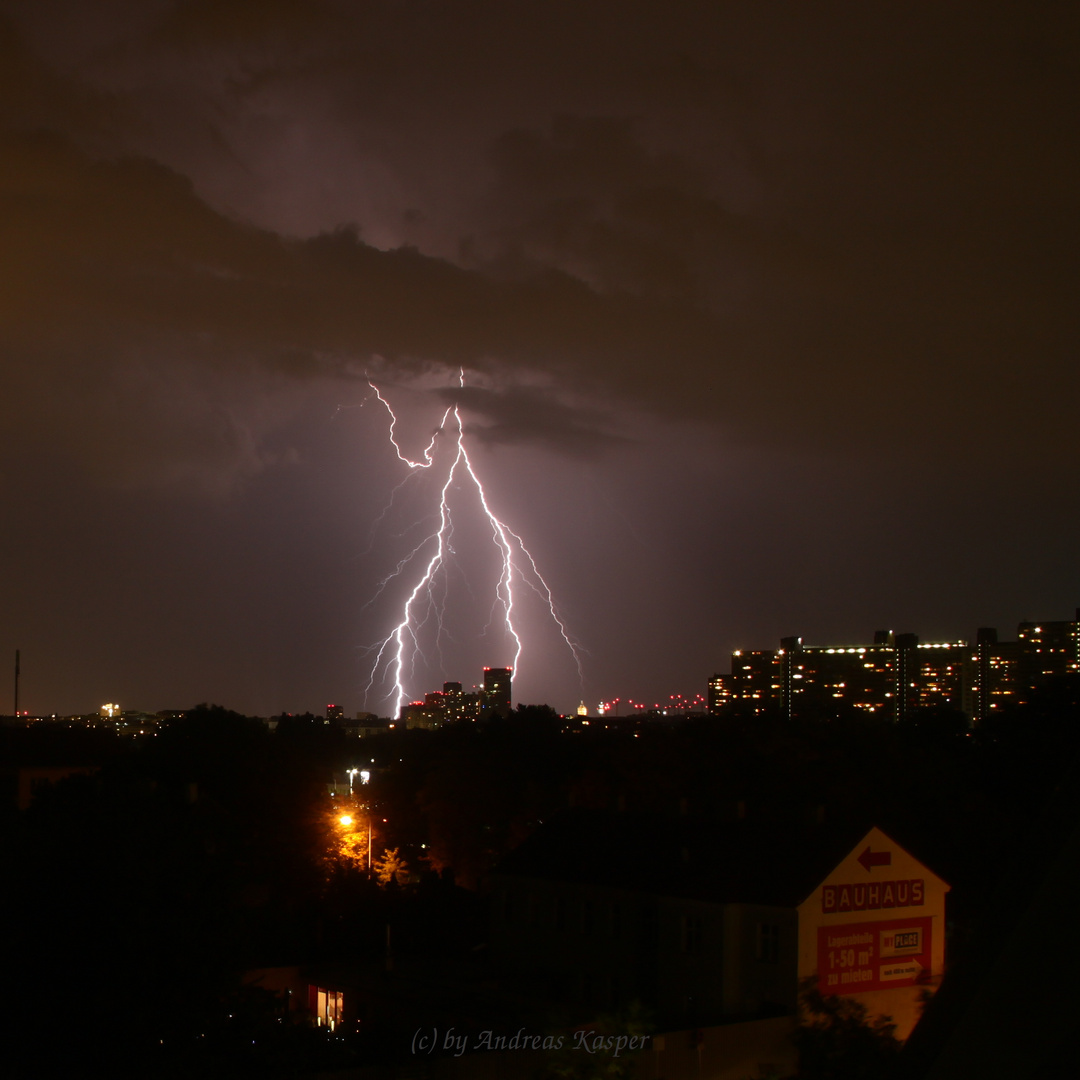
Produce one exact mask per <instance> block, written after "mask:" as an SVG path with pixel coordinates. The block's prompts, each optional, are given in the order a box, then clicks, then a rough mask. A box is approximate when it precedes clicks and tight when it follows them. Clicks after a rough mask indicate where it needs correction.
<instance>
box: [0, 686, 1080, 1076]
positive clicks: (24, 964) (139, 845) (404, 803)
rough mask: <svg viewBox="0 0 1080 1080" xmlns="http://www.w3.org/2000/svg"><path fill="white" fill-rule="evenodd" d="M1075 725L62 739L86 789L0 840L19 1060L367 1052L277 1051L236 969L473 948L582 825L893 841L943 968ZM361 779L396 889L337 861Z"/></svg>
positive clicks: (761, 721) (1032, 714)
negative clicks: (85, 771) (362, 772)
mask: <svg viewBox="0 0 1080 1080" xmlns="http://www.w3.org/2000/svg"><path fill="white" fill-rule="evenodd" d="M1078 717H1080V702H1078V695H1077V688H1076V684H1075V681H1074V680H1065V681H1063V682H1061V683H1059V684H1055V685H1053V686H1051V687H1049V688H1048V689H1047V690H1046V692H1045V693H1044V694H1043V695H1042V696H1041V697H1040V698H1039V699H1038V700H1037V701H1035V702H1033V703H1032V704H1030V705H1026V706H1022V707H1017V708H1015V709H1013V710H1011V711H1009V712H1004V713H1002V714H1001V715H1000V716H995V717H993V718H992V719H990V720H988V721H986V722H984V723H983V724H982V725H981V726H980V727H979V728H978V729H977V730H976V731H974V732H972V731H969V730H968V727H967V724H966V722H965V721H964V718H963V717H961V716H959V715H957V714H952V713H949V712H943V711H928V712H925V713H921V714H916V715H914V716H913V717H912V718H911V719H910V720H909V721H907V722H905V723H903V724H899V725H897V724H892V723H887V722H883V721H880V720H877V719H874V718H873V717H865V716H831V717H821V718H816V719H803V720H799V721H791V720H788V719H785V718H783V717H780V716H768V715H765V716H760V715H739V714H737V713H732V714H731V715H727V716H721V717H690V718H686V719H685V720H683V721H679V722H674V721H662V722H661V721H658V722H654V723H647V722H641V721H639V720H633V721H630V720H628V721H626V722H625V724H623V725H620V726H618V727H616V728H613V729H607V730H605V729H603V728H600V727H598V726H590V727H580V726H578V727H577V728H576V729H575V730H573V731H567V730H564V728H563V724H562V722H561V721H560V719H559V718H558V717H556V716H555V714H554V713H553V712H552V711H551V710H550V709H547V708H546V707H526V708H520V707H519V709H518V710H517V711H516V712H515V713H514V714H512V715H511V716H510V717H509V718H507V719H498V718H496V719H494V720H492V721H489V722H487V723H483V724H468V725H458V726H449V727H446V728H443V729H441V730H438V731H433V732H422V731H416V732H400V733H395V734H391V735H385V736H379V737H377V738H370V739H366V740H363V741H362V742H358V741H357V740H347V739H346V737H345V735H344V734H343V733H342V732H341V731H340V730H339V729H338V728H337V727H336V726H335V725H333V724H327V723H325V722H323V721H322V720H321V719H316V718H314V717H282V718H281V719H280V720H279V723H278V726H277V729H276V731H274V732H271V731H270V730H268V728H267V727H266V725H265V724H263V723H262V722H261V721H258V720H254V719H251V718H247V717H243V716H240V715H237V714H235V713H231V712H228V711H227V710H225V709H222V708H218V707H208V706H201V707H199V708H197V709H193V710H191V711H190V712H189V713H188V714H187V715H186V716H185V717H183V718H182V719H179V720H175V721H172V722H170V723H168V724H166V725H165V726H164V727H163V728H162V729H161V731H160V732H159V734H158V735H157V736H156V737H152V738H145V739H142V740H139V741H135V742H129V743H126V744H125V745H124V746H123V747H122V748H118V747H117V744H116V741H115V737H114V742H113V743H111V744H108V745H106V744H105V743H101V744H100V745H98V744H95V745H94V746H86V745H81V744H80V745H79V746H77V747H76V746H75V743H76V742H78V740H83V742H85V741H86V740H85V734H80V733H77V732H72V733H70V737H71V739H72V740H73V742H72V747H73V749H72V753H73V754H74V753H75V750H76V749H77V750H78V751H79V755H81V759H87V758H88V756H89V758H93V759H94V760H95V761H96V763H97V764H98V766H99V767H98V769H97V771H96V772H95V773H93V774H92V775H80V776H72V777H69V778H68V779H66V780H63V781H61V782H59V783H56V784H54V785H53V786H52V787H50V788H47V789H45V790H44V791H42V792H41V793H40V794H39V795H38V797H37V798H36V799H35V801H34V803H33V805H32V806H31V807H30V808H29V809H28V810H25V811H23V812H21V813H17V812H15V811H14V809H13V808H5V816H4V817H3V819H2V836H0V840H2V851H0V858H2V878H3V880H4V882H5V887H4V889H3V890H2V892H0V917H2V920H3V926H4V928H5V932H4V938H3V946H2V947H3V956H2V958H0V959H2V964H3V970H4V971H5V972H7V973H8V975H7V978H5V979H4V980H3V995H4V1000H3V1001H2V1002H0V1012H2V1015H3V1016H4V1017H5V1020H6V1021H7V1025H8V1027H9V1030H10V1031H11V1032H12V1035H11V1038H10V1040H9V1042H8V1044H7V1047H6V1052H7V1054H8V1058H9V1060H10V1061H11V1062H12V1063H13V1068H15V1066H16V1065H18V1063H19V1062H21V1063H22V1064H21V1068H22V1069H23V1070H24V1071H27V1072H30V1071H34V1069H35V1068H37V1067H39V1066H40V1064H41V1062H42V1061H44V1060H46V1059H47V1060H50V1061H52V1062H54V1063H60V1064H62V1065H67V1066H71V1067H73V1068H74V1067H75V1066H76V1065H78V1069H77V1070H76V1071H81V1072H82V1073H84V1074H85V1073H88V1072H92V1071H94V1070H95V1067H101V1068H104V1067H106V1066H111V1067H115V1066H116V1063H117V1062H121V1061H124V1060H127V1059H130V1060H132V1061H135V1062H137V1063H139V1067H142V1068H144V1069H148V1068H150V1065H147V1063H148V1062H149V1063H151V1065H152V1067H153V1068H154V1069H157V1070H158V1071H159V1072H161V1074H163V1075H164V1074H167V1073H168V1069H169V1068H175V1069H176V1070H178V1071H177V1073H176V1074H177V1075H186V1073H185V1072H184V1071H183V1070H185V1069H191V1070H193V1071H194V1073H197V1074H199V1075H213V1074H214V1069H220V1070H222V1072H221V1074H222V1075H239V1074H242V1073H243V1072H244V1071H245V1070H246V1069H248V1068H251V1069H253V1070H255V1071H261V1072H262V1073H263V1074H267V1071H268V1069H270V1066H269V1065H268V1061H269V1060H271V1059H272V1060H273V1061H276V1062H278V1063H282V1062H286V1063H287V1062H290V1061H292V1062H294V1064H295V1061H304V1062H309V1061H313V1060H318V1061H321V1060H322V1059H321V1058H320V1057H319V1055H320V1054H324V1053H331V1052H332V1053H345V1052H346V1051H349V1052H350V1053H353V1054H354V1055H355V1054H363V1053H365V1052H367V1051H368V1050H370V1049H371V1047H372V1045H373V1044H372V1043H371V1042H370V1040H371V1038H372V1036H371V1034H370V1033H366V1034H365V1038H367V1039H368V1040H369V1041H368V1042H367V1043H357V1044H355V1045H353V1046H352V1047H351V1048H350V1047H344V1048H342V1047H337V1048H331V1047H329V1046H328V1045H323V1044H320V1045H316V1044H315V1043H310V1044H309V1043H308V1042H306V1041H305V1040H308V1039H309V1038H311V1037H312V1036H313V1034H314V1033H311V1032H305V1031H300V1030H291V1029H290V1030H286V1029H283V1028H282V1025H281V1024H280V1023H279V1021H278V1016H277V1013H276V1012H275V1009H274V1007H273V1003H271V1002H268V1001H266V1000H260V999H259V997H258V995H252V994H251V993H245V992H242V991H241V975H242V973H243V972H244V971H245V970H248V969H250V968H255V967H267V966H274V965H281V964H297V963H311V962H317V961H320V960H327V959H334V960H336V961H339V962H346V963H355V964H359V965H363V964H369V965H375V966H377V965H378V964H379V963H380V962H381V961H382V959H383V954H384V952H385V940H386V927H387V925H391V926H392V928H393V940H394V950H395V953H396V954H398V955H399V956H404V957H408V956H414V957H420V956H423V957H430V958H439V957H441V958H448V959H452V958H454V957H459V958H460V957H465V956H475V955H477V949H478V948H479V949H480V951H481V953H482V945H483V941H484V937H485V909H484V882H485V875H486V874H487V873H488V871H489V870H491V869H492V868H493V867H494V866H495V865H496V864H497V863H498V860H499V859H500V858H501V857H502V856H503V855H505V854H506V853H507V852H509V851H511V850H512V849H513V848H514V847H516V846H517V845H518V844H519V843H520V842H521V841H522V840H523V839H524V838H525V837H527V836H528V835H530V834H531V833H532V832H533V831H535V830H536V829H537V828H539V827H541V825H542V823H543V822H544V821H546V820H548V819H549V818H550V817H552V816H554V815H557V814H559V813H560V812H561V811H563V810H564V809H566V808H567V807H570V806H579V807H592V808H596V809H606V810H608V811H610V812H612V813H618V812H620V811H622V810H630V811H634V812H637V813H645V814H651V815H653V816H655V817H659V818H663V817H665V816H668V815H670V816H672V817H675V816H685V815H688V814H689V815H700V816H703V817H707V818H715V819H717V820H739V819H745V820H748V821H756V822H763V821H771V822H773V823H774V824H776V825H777V826H778V827H781V828H784V827H790V828H813V827H814V824H815V823H818V822H821V821H828V822H830V823H836V822H838V821H839V822H851V823H853V824H862V823H865V824H867V825H870V824H878V825H880V826H881V827H882V828H883V829H885V830H886V832H888V833H890V835H893V836H894V837H895V839H897V840H898V841H899V842H900V843H901V844H903V845H904V846H906V847H908V848H909V849H910V850H912V851H913V853H914V854H916V855H917V856H918V857H919V858H920V859H922V860H923V861H925V862H926V863H927V864H928V865H930V866H931V867H932V868H933V869H934V870H935V871H937V872H938V873H940V874H941V875H942V876H943V877H944V878H945V879H946V880H947V881H949V882H950V883H951V884H952V885H953V893H952V896H951V897H950V908H949V911H950V924H951V925H950V938H951V940H950V948H951V949H952V950H953V951H954V954H955V953H959V954H962V952H963V948H964V943H965V941H966V939H967V936H968V934H969V933H970V931H971V929H972V927H975V926H977V924H978V920H979V918H980V914H981V912H982V911H983V910H984V908H985V906H986V904H987V903H988V902H989V897H990V896H991V895H992V893H993V890H994V888H995V885H996V884H997V883H998V881H999V880H1000V878H1001V876H1002V874H1003V873H1005V872H1006V870H1005V868H1007V866H1008V862H1009V857H1010V853H1011V852H1014V851H1016V850H1018V849H1019V848H1020V847H1021V846H1022V845H1023V844H1024V843H1025V840H1026V838H1027V837H1028V836H1029V835H1030V833H1031V831H1032V830H1033V829H1034V828H1036V827H1038V828H1041V829H1045V827H1046V825H1045V822H1043V821H1040V819H1039V816H1038V815H1039V812H1040V808H1041V807H1042V806H1043V805H1044V804H1045V803H1046V802H1047V799H1048V798H1049V797H1050V795H1051V794H1052V792H1053V791H1054V789H1055V788H1056V787H1058V786H1060V785H1062V784H1064V783H1067V782H1068V781H1069V779H1070V777H1071V776H1072V775H1073V774H1074V771H1073V770H1074V764H1075V761H1076V756H1077V751H1078V749H1080V728H1078V724H1077V719H1078ZM95 737H96V735H95ZM35 740H38V741H39V742H48V741H50V740H51V741H52V742H53V743H56V742H57V741H60V742H62V739H61V736H60V735H58V734H57V733H56V732H47V731H45V729H42V732H41V733H40V734H38V733H36V732H27V731H19V730H13V729H4V730H0V751H2V752H3V754H4V756H5V758H6V759H7V760H9V761H10V760H15V759H18V758H20V757H21V758H23V759H26V760H29V759H31V758H33V757H34V756H35V752H43V751H42V747H41V746H36V747H35V745H33V744H34V742H35ZM48 749H49V753H50V754H51V755H52V756H53V757H54V758H55V756H56V754H57V752H58V751H57V746H56V745H51V746H50V747H49V748H48ZM61 749H63V747H62V746H61ZM95 755H96V756H95ZM39 756H40V753H39ZM372 758H374V761H373V762H372V761H371V759H372ZM357 764H360V765H361V767H370V768H371V769H372V770H373V780H372V784H371V786H370V788H369V789H366V790H365V792H364V796H363V797H364V798H365V799H366V800H368V801H369V802H370V803H371V804H372V805H373V806H374V810H373V811H372V813H373V820H374V821H375V822H376V824H375V826H374V827H373V828H374V834H373V835H374V840H375V843H374V844H373V849H374V850H375V851H381V850H383V849H384V848H397V849H399V850H400V851H401V852H402V853H403V857H404V858H405V859H406V861H407V862H408V864H409V869H410V877H409V881H408V883H407V884H405V885H403V886H399V885H397V884H396V883H395V884H391V885H390V886H388V887H380V886H379V885H377V884H376V883H375V882H374V881H373V880H372V879H371V878H370V877H369V876H368V875H367V874H366V873H365V872H364V871H363V869H362V868H358V867H357V866H356V865H350V864H347V863H345V862H343V861H342V860H341V859H339V858H335V855H334V847H333V841H334V838H333V829H332V825H331V823H330V818H331V809H332V804H331V803H330V800H329V796H328V794H327V782H328V780H329V779H330V776H331V774H332V773H334V772H335V771H336V772H338V773H341V772H343V771H344V769H345V768H347V767H353V766H355V765H357ZM383 819H385V820H383ZM664 857H665V853H664V852H663V851H662V850H661V851H650V852H646V851H643V852H642V858H660V859H662V858H664ZM230 1014H231V1015H230ZM252 1038H254V1039H255V1042H256V1049H255V1050H251V1049H250V1046H251V1041H252ZM376 1042H377V1039H376ZM324 1043H325V1040H324ZM264 1047H272V1048H273V1052H272V1053H271V1052H270V1050H266V1051H265V1053H267V1054H269V1055H270V1057H263V1056H261V1054H262V1053H263V1052H264V1051H263V1049H262V1048H264ZM297 1047H299V1049H297ZM293 1052H295V1054H298V1055H299V1057H297V1058H291V1057H290V1056H289V1055H290V1053H293ZM312 1055H314V1058H313V1057H312ZM349 1060H357V1059H356V1058H355V1057H353V1058H350V1059H349ZM290 1067H292V1066H290ZM281 1068H285V1065H281Z"/></svg>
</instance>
